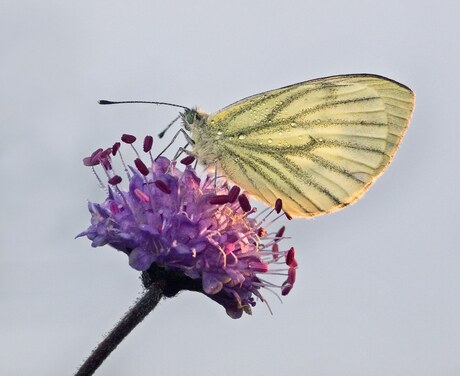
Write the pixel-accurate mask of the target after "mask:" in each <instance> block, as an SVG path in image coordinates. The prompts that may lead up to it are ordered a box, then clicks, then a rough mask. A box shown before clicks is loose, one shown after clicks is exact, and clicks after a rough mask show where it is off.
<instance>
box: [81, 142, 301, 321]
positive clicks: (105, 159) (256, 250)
mask: <svg viewBox="0 0 460 376" xmlns="http://www.w3.org/2000/svg"><path fill="white" fill-rule="evenodd" d="M135 140H136V138H135V137H134V136H131V135H123V137H122V141H123V142H124V143H126V144H131V146H133V145H132V144H133V143H134V142H135ZM152 141H153V139H152V138H151V137H150V136H147V137H146V138H145V139H144V145H143V150H144V152H146V153H148V154H149V155H150V160H151V167H150V168H148V167H147V166H146V165H145V164H144V162H142V160H141V159H140V157H139V153H138V152H137V150H136V149H135V148H134V147H133V149H134V151H135V153H136V155H137V158H136V159H135V160H134V166H135V167H128V166H126V165H125V162H124V161H123V158H122V157H121V154H120V150H119V149H120V146H121V144H120V143H119V142H117V143H115V144H114V145H113V146H112V147H111V148H108V149H105V150H103V149H98V150H96V151H95V152H94V153H93V154H92V155H91V156H90V157H87V158H85V159H84V160H83V161H84V164H85V165H86V166H91V167H92V168H93V170H94V168H95V166H97V165H100V166H101V167H102V169H103V171H104V172H105V173H106V176H107V181H108V184H107V185H106V184H104V183H103V180H102V179H101V178H100V177H99V176H98V175H97V174H96V176H97V178H98V181H99V183H100V185H101V186H102V187H103V188H104V189H105V190H106V192H107V194H108V195H107V198H106V199H105V201H104V202H102V203H100V204H97V203H91V202H90V203H89V205H88V207H89V211H90V212H91V226H89V228H88V229H87V230H86V231H84V232H82V233H81V234H79V235H78V236H87V237H88V238H89V239H90V240H91V241H92V246H93V247H100V246H103V245H106V244H108V245H111V246H112V247H113V248H115V249H117V250H119V251H122V252H124V253H126V254H127V255H128V257H129V264H130V266H131V267H133V268H134V269H136V270H139V271H141V272H143V281H144V285H145V286H146V287H149V285H151V284H152V283H155V282H157V280H159V279H161V280H162V281H163V286H162V287H163V291H164V292H165V296H173V295H175V294H176V293H177V292H178V291H180V290H182V289H188V290H195V291H200V292H202V293H204V294H206V295H207V296H209V297H210V298H212V299H213V300H215V301H216V302H218V303H219V304H221V305H222V306H224V308H225V309H226V311H227V313H228V315H229V316H230V317H232V318H239V317H241V315H242V313H243V312H246V313H249V314H250V313H251V307H253V306H255V304H256V300H255V297H257V298H259V299H260V300H261V301H264V302H265V299H264V298H263V296H262V294H261V292H260V290H261V288H267V289H271V288H276V287H278V288H280V289H281V294H282V295H286V294H288V293H289V291H290V290H291V289H292V287H293V285H294V282H295V272H296V268H297V261H296V260H295V254H294V248H290V249H289V250H286V251H280V247H279V241H280V240H282V239H283V238H284V227H282V228H281V229H280V230H278V231H277V232H273V233H268V232H267V230H266V229H265V228H264V227H262V225H263V224H264V223H265V218H264V220H260V219H259V220H257V219H256V218H254V214H255V212H256V210H255V209H253V208H251V205H250V203H249V200H248V198H247V196H246V195H245V194H244V193H241V190H240V188H239V187H237V186H233V187H231V188H229V186H228V184H227V183H226V182H224V183H222V182H221V179H218V180H217V181H218V183H217V184H216V183H215V179H214V178H212V177H210V176H206V177H205V178H204V180H202V179H200V178H199V177H198V176H197V173H196V171H195V169H194V168H192V167H191V164H192V163H193V161H194V158H193V157H191V156H188V157H186V158H184V159H183V160H182V161H181V162H182V164H183V165H184V167H183V171H182V170H181V169H179V168H178V167H177V164H176V163H175V162H171V161H170V160H168V159H167V158H165V157H158V158H157V159H156V160H153V158H152V155H151V148H152ZM115 155H119V156H120V158H121V161H122V164H123V167H124V169H125V174H126V175H127V177H128V181H129V183H128V185H129V188H128V190H123V188H122V187H121V186H122V180H123V179H122V178H121V176H120V175H118V174H116V172H115V170H114V168H113V167H112V165H113V160H112V158H113V157H114V156H115ZM94 171H95V170H94ZM281 208H282V203H281V200H278V201H277V203H276V206H275V209H274V210H275V211H276V212H278V213H279V212H280V211H281ZM281 215H282V214H281ZM268 274H275V275H284V276H286V279H285V281H284V283H283V284H282V285H281V286H278V285H275V284H274V283H271V282H269V281H267V280H265V276H266V275H268Z"/></svg>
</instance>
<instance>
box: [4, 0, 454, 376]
mask: <svg viewBox="0 0 460 376" xmlns="http://www.w3.org/2000/svg"><path fill="white" fill-rule="evenodd" d="M457 4H458V2H456V1H438V2H429V1H420V0H419V1H321V2H319V1H315V2H313V1H292V2H285V1H231V2H217V1H193V2H192V1H170V2H166V1H131V2H128V1H119V0H116V1H79V2H64V1H50V0H44V1H32V0H23V1H5V0H4V1H2V2H1V4H0V41H1V57H0V80H1V81H0V96H1V98H0V99H1V100H0V121H1V137H0V165H1V170H0V172H1V183H2V184H1V188H0V189H1V190H0V192H1V204H0V205H1V214H2V215H1V228H0V245H1V251H0V304H1V306H0V333H1V335H0V355H1V359H2V360H1V361H0V374H1V375H70V374H72V373H73V372H74V371H75V370H76V367H77V366H78V365H79V364H80V362H82V360H83V359H84V357H86V356H87V355H88V354H89V352H90V350H91V349H92V348H93V347H94V346H95V345H96V343H97V342H98V341H99V340H100V339H101V336H102V335H103V333H105V332H107V331H108V330H109V329H110V328H111V327H112V325H113V324H114V323H115V322H116V321H117V320H118V319H119V318H120V317H121V315H122V314H123V313H124V312H125V310H126V309H127V308H128V307H129V306H130V305H131V304H132V302H133V301H134V299H135V298H136V297H137V296H138V295H139V293H140V292H141V287H140V282H139V280H138V273H137V272H135V271H134V270H132V269H130V268H129V266H128V263H127V259H126V257H125V256H124V255H123V254H121V253H117V252H115V251H114V250H112V249H110V248H98V249H92V248H91V247H90V243H89V241H87V240H86V239H78V240H74V239H73V237H74V236H75V235H76V234H77V233H78V232H80V231H81V230H83V229H84V228H86V227H87V225H88V223H89V213H88V212H87V209H86V200H87V199H91V200H101V199H102V198H103V194H102V192H101V191H99V189H98V187H97V182H96V180H95V179H94V178H93V176H92V174H91V172H90V170H88V169H86V168H84V167H83V166H82V164H81V159H82V157H84V156H86V155H87V154H89V153H90V152H91V151H92V150H93V149H95V148H96V147H98V146H100V145H104V146H105V145H110V144H111V143H112V142H113V141H114V140H116V139H117V138H118V137H119V136H120V135H121V134H122V133H124V132H127V133H133V134H136V135H138V136H143V135H145V134H147V133H150V134H153V135H156V133H157V132H158V131H159V130H161V129H162V128H163V127H164V126H165V125H166V124H167V123H168V122H169V121H170V120H171V119H172V118H173V117H174V116H175V115H176V113H177V111H176V110H175V109H173V108H167V107H163V108H159V107H154V106H140V105H137V106H134V105H133V106H124V107H122V106H113V107H101V106H98V105H97V103H96V100H97V99H101V98H107V99H145V100H149V99H150V100H161V101H171V102H175V103H179V104H184V105H187V106H192V105H199V106H201V107H202V108H204V109H206V110H208V111H215V110H218V109H219V108H221V107H223V106H225V105H227V104H229V103H232V102H233V101H236V100H238V99H240V98H243V97H245V96H248V95H251V94H255V93H257V92H260V91H265V90H270V89H274V88H277V87H280V86H284V85H287V84H291V83H295V82H299V81H303V80H307V79H312V78H317V77H321V76H327V75H333V74H340V73H363V72H367V73H377V74H381V75H384V76H388V77H391V78H393V79H395V80H398V81H400V82H402V83H404V84H406V85H408V86H410V87H411V88H412V89H413V90H414V91H415V92H416V94H417V104H416V110H415V114H414V117H413V120H412V124H411V127H410V129H409V131H408V133H407V135H406V138H405V140H404V142H403V144H402V147H401V149H400V150H399V152H398V154H397V156H396V158H395V161H394V163H393V164H392V165H391V166H390V168H389V169H388V170H387V172H386V173H385V174H384V175H383V176H382V178H381V179H380V180H379V181H378V183H377V184H376V185H375V186H374V187H373V188H372V189H371V191H370V192H368V194H367V195H366V196H365V197H364V198H363V199H362V200H361V201H359V203H357V204H356V205H354V206H352V207H349V208H347V209H346V210H343V211H341V212H339V213H336V214H333V215H329V216H324V217H321V218H318V219H315V220H297V221H293V222H290V223H289V224H288V234H289V235H291V236H292V241H291V244H293V245H294V246H295V247H296V248H297V250H298V260H299V263H300V268H299V270H298V281H297V285H296V287H295V289H294V290H293V291H292V293H291V294H290V295H289V296H288V297H287V298H285V299H284V303H283V305H281V304H279V303H278V301H277V299H276V298H274V297H270V296H268V297H269V299H270V302H271V306H272V309H273V311H274V315H273V316H271V315H270V314H269V312H268V310H267V309H266V308H265V307H264V305H263V304H259V305H258V306H257V307H256V308H255V309H254V314H253V316H252V317H244V318H242V319H240V320H236V321H235V320H231V319H230V318H228V317H227V316H226V314H225V312H224V311H223V309H222V308H221V307H220V306H218V305H217V304H215V303H214V302H212V301H211V300H209V299H206V298H205V297H203V296H201V295H198V294H193V293H184V294H181V295H180V296H179V297H177V298H175V299H171V300H169V301H165V302H163V303H162V304H161V305H160V306H159V308H158V309H157V310H156V311H154V312H153V313H152V314H151V315H150V316H149V317H148V318H147V319H146V321H145V322H144V323H142V324H141V325H140V326H139V327H138V328H137V329H136V330H135V331H134V332H133V333H132V334H131V335H130V336H129V337H128V338H127V340H126V341H125V342H124V343H123V344H122V345H121V346H120V347H119V348H118V349H117V350H116V351H115V352H114V354H113V355H112V356H111V357H110V358H109V360H108V361H107V362H106V364H104V365H103V366H102V368H101V369H100V370H99V372H98V373H97V374H98V375H138V374H141V373H142V374H147V375H184V374H187V375H212V374H219V375H222V376H224V375H234V374H236V373H244V374H246V375H248V374H255V375H281V374H285V375H299V374H308V375H458V374H459V373H460V354H459V348H460V326H459V317H460V299H459V287H460V275H459V272H460V254H459V249H458V248H459V247H458V243H459V240H460V235H459V219H458V208H459V203H458V189H459V179H460V169H459V166H458V163H459V155H460V152H459V151H458V148H459V146H458V140H459V136H460V132H459V127H458V121H459V110H458V109H459V105H458V99H459V96H458V88H459V83H460V82H459V71H460V70H459V63H460V59H459V57H460V56H459V55H460V49H459V48H458V43H459V32H460V26H459V22H458V20H459V16H460V8H459V6H458V5H457ZM157 145H159V146H158V148H157V149H156V150H160V149H159V147H160V146H161V145H160V144H158V143H157ZM289 244H290V243H289V242H285V245H286V246H287V245H289Z"/></svg>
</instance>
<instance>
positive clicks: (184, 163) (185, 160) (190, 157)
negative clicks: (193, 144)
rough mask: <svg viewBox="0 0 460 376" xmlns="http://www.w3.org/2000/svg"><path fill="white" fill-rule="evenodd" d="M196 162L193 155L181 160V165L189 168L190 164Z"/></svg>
mask: <svg viewBox="0 0 460 376" xmlns="http://www.w3.org/2000/svg"><path fill="white" fill-rule="evenodd" d="M194 161H195V157H194V156H193V155H187V156H186V157H185V158H182V159H181V161H180V163H182V164H183V165H186V166H188V165H189V164H192V163H193V162H194Z"/></svg>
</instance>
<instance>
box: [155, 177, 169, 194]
mask: <svg viewBox="0 0 460 376" xmlns="http://www.w3.org/2000/svg"><path fill="white" fill-rule="evenodd" d="M155 185H156V186H157V188H158V189H159V190H160V191H161V192H163V193H166V194H168V195H169V194H170V193H171V190H170V189H169V188H168V186H167V185H166V183H165V182H164V181H162V180H155Z"/></svg>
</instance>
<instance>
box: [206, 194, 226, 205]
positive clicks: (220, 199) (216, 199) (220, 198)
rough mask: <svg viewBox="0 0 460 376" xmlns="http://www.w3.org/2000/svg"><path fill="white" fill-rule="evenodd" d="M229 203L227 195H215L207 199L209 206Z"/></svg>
mask: <svg viewBox="0 0 460 376" xmlns="http://www.w3.org/2000/svg"><path fill="white" fill-rule="evenodd" d="M228 202H229V197H228V195H215V196H212V197H211V198H210V199H209V203H210V204H211V205H223V204H226V203H228Z"/></svg>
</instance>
